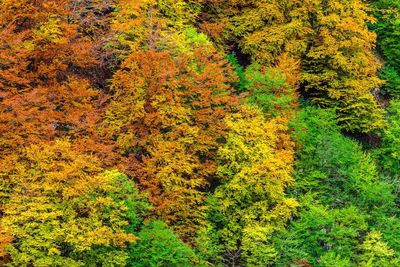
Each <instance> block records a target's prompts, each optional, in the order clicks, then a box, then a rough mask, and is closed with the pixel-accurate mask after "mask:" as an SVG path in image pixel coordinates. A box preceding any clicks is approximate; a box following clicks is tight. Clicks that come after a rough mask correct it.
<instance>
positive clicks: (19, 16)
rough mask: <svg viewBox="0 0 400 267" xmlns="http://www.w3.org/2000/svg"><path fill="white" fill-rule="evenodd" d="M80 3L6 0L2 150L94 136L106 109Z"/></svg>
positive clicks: (0, 41)
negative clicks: (80, 20)
mask: <svg viewBox="0 0 400 267" xmlns="http://www.w3.org/2000/svg"><path fill="white" fill-rule="evenodd" d="M76 4H77V2H76V1H71V0H61V1H55V0H54V1H28V0H23V1H19V0H18V1H17V0H2V1H1V2H0V5H1V6H2V8H1V11H0V35H1V38H0V48H1V49H0V69H1V71H0V139H1V141H0V147H1V149H0V151H1V154H2V155H5V154H7V153H8V152H12V151H13V150H15V149H16V148H18V147H21V146H23V145H25V144H29V143H35V142H37V141H39V140H52V139H53V138H54V137H60V136H69V137H71V138H73V139H75V140H82V139H85V141H83V142H82V143H85V142H88V141H87V140H90V138H84V136H86V137H87V136H90V132H94V131H93V130H92V126H93V124H94V123H95V122H96V121H97V120H98V117H99V116H98V114H99V113H100V112H99V111H98V110H97V109H96V105H95V103H96V102H95V100H96V99H97V98H98V95H99V92H98V90H95V89H94V88H93V85H94V84H95V83H96V81H95V79H94V78H93V79H92V77H94V75H93V73H95V72H96V71H95V70H96V68H97V62H98V61H97V59H96V53H95V49H94V47H95V44H94V42H93V41H92V40H91V39H90V38H89V35H88V34H85V32H83V31H82V28H80V27H79V23H78V21H77V16H78V15H77V14H76V13H73V11H74V12H76V10H74V8H75V5H76ZM78 17H79V16H78ZM92 143H93V142H92ZM86 147H88V146H86ZM92 150H96V148H95V147H94V146H93V147H92Z"/></svg>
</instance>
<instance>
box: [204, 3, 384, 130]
mask: <svg viewBox="0 0 400 267" xmlns="http://www.w3.org/2000/svg"><path fill="white" fill-rule="evenodd" d="M204 10H205V11H204V15H203V17H204V19H205V20H206V21H205V22H204V23H203V25H202V26H201V28H202V29H203V31H204V32H206V33H208V34H210V36H212V37H214V39H215V40H217V41H218V40H219V42H220V43H221V42H222V43H223V44H225V47H226V46H227V47H228V49H236V48H235V45H237V46H238V48H239V49H240V51H241V52H242V53H244V54H247V55H249V56H250V57H251V59H252V62H255V63H259V64H263V65H267V66H270V65H271V64H274V63H275V61H276V59H277V58H278V57H279V56H280V55H281V54H282V53H288V54H289V55H290V56H291V57H294V58H296V59H300V63H301V68H302V75H301V81H302V86H301V89H302V90H303V91H304V92H306V93H307V96H309V97H311V99H312V101H313V103H315V104H317V105H319V106H323V107H330V108H337V110H338V118H339V122H340V123H341V125H342V126H343V127H344V129H345V130H347V131H349V132H361V133H371V132H376V131H377V130H379V129H380V128H381V127H382V126H383V112H382V110H381V108H380V107H379V106H378V104H377V103H376V100H375V98H374V96H373V94H372V92H373V91H376V90H378V88H379V86H381V85H382V81H381V80H380V79H379V78H378V77H377V69H378V68H379V67H380V64H379V62H378V60H377V59H376V58H375V56H374V54H373V51H374V48H375V39H376V35H375V34H374V33H372V32H370V31H368V28H367V24H368V23H370V22H373V21H374V19H373V18H372V17H370V16H369V15H368V13H367V12H368V7H367V5H366V4H365V3H363V2H362V1H360V0H353V1H350V2H349V1H342V0H337V1H315V0H308V1H297V0H285V1H275V0H269V1H240V0H230V1H219V0H217V1H210V2H209V3H207V4H206V5H205V8H204ZM215 31H217V32H215Z"/></svg>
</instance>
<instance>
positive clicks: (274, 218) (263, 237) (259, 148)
mask: <svg viewBox="0 0 400 267" xmlns="http://www.w3.org/2000/svg"><path fill="white" fill-rule="evenodd" d="M281 120H282V119H279V118H277V119H273V120H271V121H267V120H266V119H265V117H264V116H263V114H262V112H261V110H260V109H259V108H257V107H249V106H243V107H242V108H241V110H240V112H238V113H236V114H232V115H231V116H230V117H229V118H227V125H228V127H229V134H228V136H227V138H226V144H225V145H224V146H223V147H221V148H220V149H219V150H218V162H219V167H218V175H219V177H220V182H221V185H220V186H218V187H217V188H216V191H215V193H214V195H213V196H212V201H211V203H212V204H211V211H210V212H211V214H213V216H212V217H211V218H210V220H211V221H212V222H214V227H216V231H217V238H218V240H220V242H221V243H222V245H223V246H224V250H225V252H224V255H223V257H222V261H223V262H225V264H227V265H228V266H235V265H238V264H243V265H245V266H259V265H260V264H261V265H268V264H271V263H273V262H274V261H275V259H276V257H277V251H276V250H275V248H274V246H273V244H272V242H271V237H272V235H274V234H275V233H276V232H279V231H281V230H283V229H284V228H285V225H286V223H287V221H288V220H289V219H290V218H291V216H293V215H294V213H295V211H296V208H297V206H298V204H297V202H296V200H294V199H291V198H288V197H287V196H286V194H285V190H286V188H287V187H288V186H289V185H290V184H291V183H292V182H293V178H292V176H291V172H292V164H293V160H294V158H293V150H292V146H293V143H292V142H291V140H290V138H289V136H288V134H287V132H286V130H287V129H286V126H285V125H286V124H285V123H284V121H281Z"/></svg>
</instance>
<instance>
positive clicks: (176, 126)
mask: <svg viewBox="0 0 400 267" xmlns="http://www.w3.org/2000/svg"><path fill="white" fill-rule="evenodd" d="M208 50H211V51H213V52H209V51H208ZM231 79H234V76H233V73H232V71H231V69H230V67H229V66H228V65H227V62H226V61H225V60H223V59H222V58H221V57H220V56H219V55H218V54H215V50H212V48H211V47H206V48H205V49H200V48H199V49H194V51H192V53H189V54H186V53H182V52H179V51H178V54H177V55H176V56H173V55H171V54H170V53H168V52H156V51H152V50H150V51H138V52H133V53H132V54H131V55H130V56H128V57H127V58H126V59H125V61H124V62H123V64H122V66H121V70H119V71H118V72H116V73H115V75H114V78H113V83H112V91H113V98H112V101H111V103H110V106H109V109H108V111H107V117H106V122H105V123H106V126H105V130H106V132H107V133H108V134H109V136H110V137H111V138H112V139H115V140H116V144H117V145H118V147H119V149H120V152H121V154H123V155H126V156H127V158H128V159H127V163H126V168H127V171H128V173H129V174H130V175H132V176H134V177H135V178H136V179H137V180H138V181H139V184H140V186H142V188H144V189H146V190H147V191H148V192H149V197H150V202H151V203H152V204H153V205H154V206H155V212H156V214H157V215H158V216H161V218H163V219H165V220H166V222H167V223H168V224H169V225H172V226H173V227H174V229H176V230H177V231H178V233H179V234H180V235H181V236H183V237H184V239H185V240H193V236H194V235H195V233H196V231H197V230H199V229H200V228H201V227H203V226H204V223H205V222H204V204H203V200H204V194H203V193H202V190H203V188H205V187H206V186H207V184H208V179H211V177H212V176H213V174H214V173H215V172H216V164H215V161H214V157H215V151H216V149H217V148H218V146H220V142H221V138H223V137H224V135H225V129H226V125H225V123H224V118H225V115H226V114H227V112H229V110H231V109H232V107H233V106H234V105H235V103H237V101H236V100H235V97H233V96H231V93H232V91H233V89H232V88H230V87H229V86H228V83H229V82H230V81H231Z"/></svg>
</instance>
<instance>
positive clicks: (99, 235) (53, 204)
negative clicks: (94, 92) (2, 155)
mask: <svg viewBox="0 0 400 267" xmlns="http://www.w3.org/2000/svg"><path fill="white" fill-rule="evenodd" d="M0 164H1V174H0V175H1V178H2V179H1V184H0V185H1V187H0V190H1V192H2V193H3V194H4V193H7V198H2V204H3V205H4V208H3V211H2V212H3V215H2V217H1V219H0V224H1V225H2V226H3V227H4V228H5V229H7V230H11V233H12V235H13V239H14V240H13V243H12V247H9V248H6V250H7V252H8V253H9V254H10V257H11V260H12V262H11V263H10V264H11V266H25V265H35V266H39V265H40V266H50V265H56V264H58V265H63V266H87V265H88V264H89V265H90V264H94V265H98V264H102V265H103V264H113V265H114V266H123V265H124V262H125V261H126V260H127V258H128V255H127V253H126V252H124V248H125V247H126V245H127V244H128V243H130V242H133V241H135V240H136V237H135V236H134V235H132V234H127V233H125V228H126V227H127V226H128V225H129V222H130V221H131V220H132V216H135V213H131V214H127V213H126V210H127V209H128V207H129V205H128V204H130V205H132V201H134V200H138V199H139V197H138V196H137V191H136V195H135V191H133V192H132V190H130V189H129V187H132V185H131V184H130V185H129V183H130V182H129V183H127V182H123V179H125V178H124V176H121V174H119V173H118V172H106V173H103V171H102V169H101V168H99V167H98V166H99V161H98V159H96V158H95V157H93V156H91V155H87V154H83V153H80V152H77V151H75V150H74V149H72V148H71V145H70V143H69V142H67V141H56V142H55V143H53V144H40V145H32V146H30V147H28V148H26V150H25V151H24V152H23V153H21V154H19V155H13V156H12V157H10V158H7V159H4V160H3V161H1V163H0ZM94 251H95V256H94V255H93V252H94Z"/></svg>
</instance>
